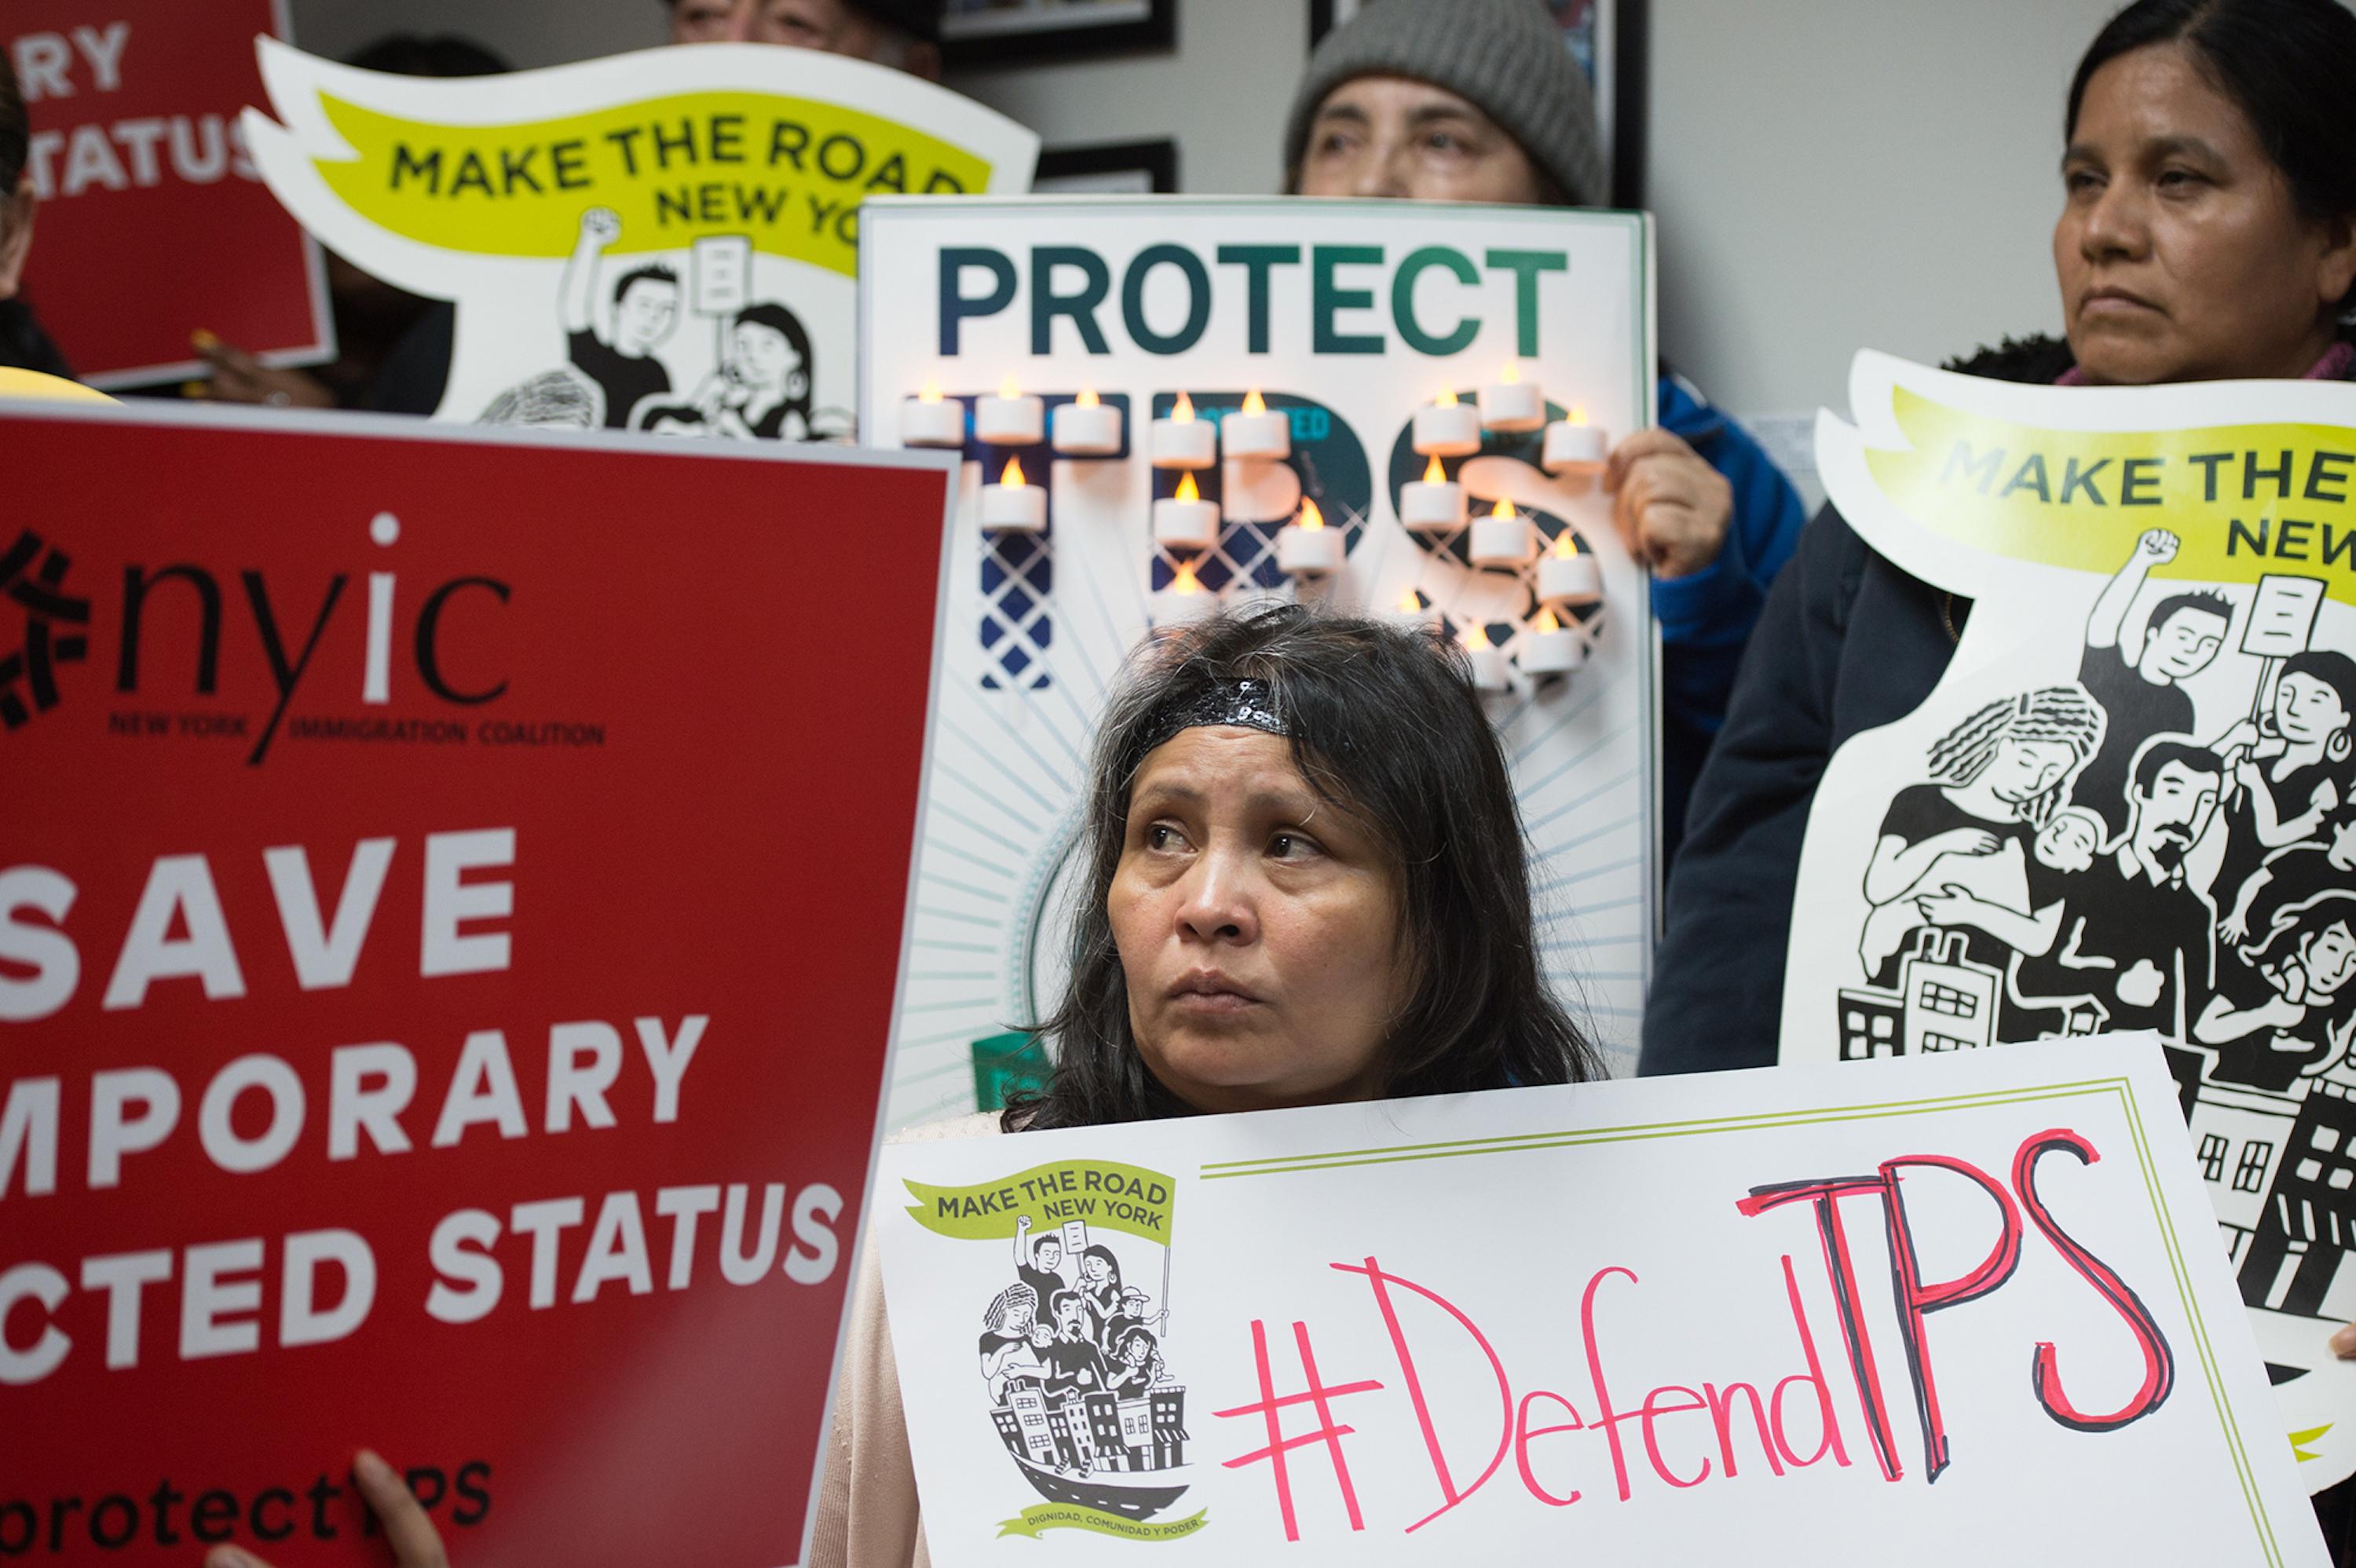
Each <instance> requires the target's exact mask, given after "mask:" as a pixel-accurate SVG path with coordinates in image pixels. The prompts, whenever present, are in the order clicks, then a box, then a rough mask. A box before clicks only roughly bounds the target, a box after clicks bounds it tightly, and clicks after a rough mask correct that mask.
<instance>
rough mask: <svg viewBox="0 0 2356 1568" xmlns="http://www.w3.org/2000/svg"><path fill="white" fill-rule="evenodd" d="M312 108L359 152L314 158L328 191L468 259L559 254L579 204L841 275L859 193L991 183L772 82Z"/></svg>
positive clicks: (631, 232)
mask: <svg viewBox="0 0 2356 1568" xmlns="http://www.w3.org/2000/svg"><path fill="white" fill-rule="evenodd" d="M320 104H321V106H322V108H324V109H325V111H326V112H327V119H328V121H329V123H332V124H333V125H334V126H335V128H336V130H337V133H339V134H341V135H342V136H343V138H344V139H345V141H347V142H348V143H349V144H351V146H352V149H353V150H354V151H355V152H356V153H358V155H359V156H358V157H357V158H350V159H335V160H329V159H326V158H315V159H314V160H313V162H314V164H315V165H316V167H317V169H318V171H319V175H320V176H321V177H322V178H323V179H325V180H326V181H327V185H328V187H330V188H331V189H333V190H334V191H335V193H336V194H337V196H338V197H341V198H342V199H343V200H344V201H345V202H346V203H347V204H348V206H350V208H352V210H353V211H354V212H356V213H359V215H360V216H361V217H363V218H365V219H368V220H369V221H370V222H372V223H374V224H376V225H378V226H379V227H380V228H382V229H387V230H389V231H391V232H392V233H395V234H399V235H401V236H402V237H403V238H405V239H409V240H416V241H417V242H419V243H420V244H424V245H433V246H436V247H439V248H440V249H442V250H445V251H459V252H463V253H466V254H470V255H484V256H530V257H543V258H555V257H562V256H565V255H568V254H570V253H571V251H572V250H573V245H574V242H575V240H576V239H577V237H578V235H579V233H580V221H581V214H582V213H583V212H584V210H586V209H587V208H592V207H607V208H613V209H614V211H615V212H616V214H617V215H619V217H620V219H621V231H622V242H621V244H620V245H619V246H618V247H616V249H617V250H618V251H621V252H623V253H629V252H637V251H666V250H675V249H679V248H681V247H684V246H687V245H689V244H691V243H692V242H693V241H695V240H698V239H701V238H702V237H704V236H707V235H714V234H742V235H746V236H749V237H750V238H751V240H752V241H753V245H754V248H755V249H756V250H759V251H766V252H768V253H769V254H771V255H773V256H782V257H787V258H789V259H791V260H794V261H808V262H810V263H811V264H813V265H816V266H820V267H825V268H827V269H829V270H830V271H833V272H841V273H842V274H843V275H844V276H846V277H851V276H856V275H857V273H858V271H859V218H858V212H859V204H860V203H861V202H862V201H863V200H865V199H866V198H867V197H870V196H874V195H886V194H888V195H898V194H901V193H916V194H920V195H938V194H958V193H963V192H969V191H979V190H982V189H985V188H987V187H988V186H989V184H990V165H989V164H988V163H986V162H984V161H983V160H982V159H980V158H978V157H976V156H974V155H972V154H970V153H968V152H965V151H962V150H961V149H959V148H958V147H955V146H952V145H951V144H948V143H947V142H944V141H942V140H940V139H939V138H938V137H936V136H932V135H928V134H926V133H924V132H922V131H918V130H916V129H914V128H912V127H910V126H906V125H902V124H897V123H894V122H892V121H889V120H885V119H883V118H881V117H880V116H878V115H874V114H868V113H864V112H861V111H859V110H855V109H846V108H843V107H842V106H841V105H840V104H834V103H823V102H819V101H813V100H809V99H799V98H787V97H781V96H779V95H777V94H775V93H761V92H691V93H680V94H675V95H673V96H671V97H668V98H659V99H653V100H649V101H645V102H641V103H633V104H623V105H618V106H616V107H614V108H611V109H603V110H598V111H596V112H593V113H588V114H579V115H573V116H571V117H568V118H564V119H557V120H541V121H533V122H529V123H518V124H512V125H445V124H438V123H429V122H423V121H414V120H404V119H400V118H396V117H394V116H391V115H387V114H381V113H379V112H376V111H374V110H371V109H364V108H362V107H360V106H359V104H356V103H351V102H348V101H343V100H340V99H337V98H335V97H332V96H330V95H327V94H326V93H322V94H321V95H320Z"/></svg>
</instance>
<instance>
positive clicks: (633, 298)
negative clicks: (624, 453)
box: [558, 207, 679, 430]
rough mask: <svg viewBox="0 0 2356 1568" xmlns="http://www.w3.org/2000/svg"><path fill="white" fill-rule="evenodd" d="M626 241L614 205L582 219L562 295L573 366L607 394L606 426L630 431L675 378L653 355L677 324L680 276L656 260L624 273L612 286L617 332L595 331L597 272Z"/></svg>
mask: <svg viewBox="0 0 2356 1568" xmlns="http://www.w3.org/2000/svg"><path fill="white" fill-rule="evenodd" d="M621 237H622V219H621V218H620V216H619V215H617V214H616V212H615V211H614V209H613V208H610V207H593V208H590V209H589V210H588V211H586V212H584V213H583V214H582V215H581V238H580V239H579V240H578V241H577V242H575V243H574V245H573V254H572V256H571V257H570V258H569V259H567V261H565V263H564V283H563V286H562V290H561V291H560V293H559V294H558V302H559V310H560V312H561V314H562V319H563V323H564V333H565V345H566V348H567V351H568V352H569V353H570V354H571V356H572V358H573V364H575V365H577V366H579V367H580V368H581V369H582V371H583V372H584V374H586V375H587V376H588V377H589V379H591V380H593V381H594V382H596V383H597V385H598V386H600V387H602V388H604V389H605V428H606V429H608V430H627V429H629V428H630V412H631V411H632V410H633V409H635V408H637V405H638V404H639V403H640V402H641V401H642V400H645V399H648V398H659V397H661V396H663V395H665V394H666V393H668V392H669V390H670V372H669V370H666V369H665V368H663V363H662V361H661V360H659V359H658V358H656V357H655V350H656V349H657V348H659V347H661V346H662V344H663V343H664V341H665V340H666V339H668V338H669V336H670V335H671V329H672V328H673V327H675V326H677V325H679V274H678V273H676V272H672V271H671V270H670V269H669V267H666V266H664V265H662V264H661V263H660V262H659V261H658V262H653V263H650V264H648V265H647V266H643V267H638V268H636V269H634V270H633V271H630V272H625V273H623V274H622V277H621V280H620V281H619V282H617V283H615V285H614V330H613V336H610V337H605V336H599V335H598V332H597V274H598V271H599V266H600V263H601V262H602V261H603V260H604V257H605V251H606V250H607V249H608V248H609V247H610V246H612V245H613V243H614V241H616V240H619V239H620V238H621Z"/></svg>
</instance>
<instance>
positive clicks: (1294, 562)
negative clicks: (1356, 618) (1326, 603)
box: [1276, 497, 1346, 577]
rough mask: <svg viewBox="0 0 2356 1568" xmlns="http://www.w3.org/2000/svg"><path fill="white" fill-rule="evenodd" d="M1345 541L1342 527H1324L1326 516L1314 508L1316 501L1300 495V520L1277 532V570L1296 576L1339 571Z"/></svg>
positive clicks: (1318, 575) (1311, 575)
mask: <svg viewBox="0 0 2356 1568" xmlns="http://www.w3.org/2000/svg"><path fill="white" fill-rule="evenodd" d="M1345 542H1346V541H1345V540H1344V539H1343V537H1342V530H1341V529H1339V528H1327V527H1326V526H1325V515H1324V514H1323V512H1320V511H1319V510H1318V509H1317V503H1316V502H1314V501H1312V500H1309V499H1307V498H1306V497H1303V498H1302V500H1301V520H1300V521H1299V522H1297V523H1287V524H1286V525H1285V526H1284V527H1283V528H1280V529H1279V530H1278V531H1277V536H1276V567H1277V570H1278V571H1283V572H1288V573H1290V574H1291V575H1292V576H1295V577H1323V576H1324V575H1325V574H1326V573H1328V572H1334V571H1341V570H1342V556H1343V547H1344V543H1345Z"/></svg>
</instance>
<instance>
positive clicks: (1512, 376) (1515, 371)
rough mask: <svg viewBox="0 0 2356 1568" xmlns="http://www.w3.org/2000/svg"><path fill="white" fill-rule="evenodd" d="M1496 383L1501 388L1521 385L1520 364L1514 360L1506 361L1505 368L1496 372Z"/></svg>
mask: <svg viewBox="0 0 2356 1568" xmlns="http://www.w3.org/2000/svg"><path fill="white" fill-rule="evenodd" d="M1497 381H1498V384H1499V385H1501V386H1506V387H1518V386H1520V385H1521V384H1522V367H1521V362H1520V361H1519V360H1515V359H1508V360H1506V361H1505V368H1504V369H1502V370H1500V371H1498V372H1497Z"/></svg>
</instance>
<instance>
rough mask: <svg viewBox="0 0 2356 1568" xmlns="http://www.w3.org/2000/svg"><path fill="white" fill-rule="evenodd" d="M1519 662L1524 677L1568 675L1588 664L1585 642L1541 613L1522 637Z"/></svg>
mask: <svg viewBox="0 0 2356 1568" xmlns="http://www.w3.org/2000/svg"><path fill="white" fill-rule="evenodd" d="M1521 661H1522V673H1523V674H1524V675H1569V673H1570V672H1571V671H1572V670H1575V669H1577V668H1578V667H1580V666H1581V665H1583V664H1585V663H1586V662H1587V638H1586V636H1585V635H1583V634H1581V633H1580V632H1579V631H1578V630H1576V629H1575V628H1573V627H1569V626H1566V625H1564V624H1562V623H1561V622H1560V621H1558V620H1556V619H1555V615H1554V612H1553V611H1551V610H1541V611H1539V612H1538V618H1537V620H1535V621H1533V622H1531V623H1530V625H1529V630H1527V631H1526V632H1524V633H1523V634H1522V653H1521Z"/></svg>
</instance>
